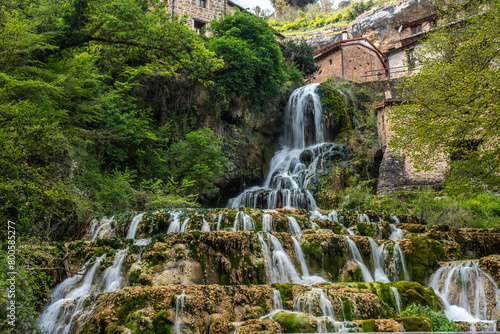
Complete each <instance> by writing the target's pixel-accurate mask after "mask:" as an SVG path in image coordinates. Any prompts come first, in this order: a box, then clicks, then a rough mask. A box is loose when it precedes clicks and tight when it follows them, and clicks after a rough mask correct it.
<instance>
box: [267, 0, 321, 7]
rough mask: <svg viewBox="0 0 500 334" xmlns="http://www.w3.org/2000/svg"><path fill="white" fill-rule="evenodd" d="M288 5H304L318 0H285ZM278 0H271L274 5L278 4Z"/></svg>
mask: <svg viewBox="0 0 500 334" xmlns="http://www.w3.org/2000/svg"><path fill="white" fill-rule="evenodd" d="M284 1H285V2H286V3H287V4H288V5H291V6H299V7H304V6H306V5H308V4H310V3H314V2H316V0H284ZM276 2H277V1H276V0H271V3H272V4H273V6H275V5H276Z"/></svg>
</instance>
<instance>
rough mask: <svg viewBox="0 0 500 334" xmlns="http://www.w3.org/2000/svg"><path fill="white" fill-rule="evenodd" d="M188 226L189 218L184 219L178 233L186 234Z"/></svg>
mask: <svg viewBox="0 0 500 334" xmlns="http://www.w3.org/2000/svg"><path fill="white" fill-rule="evenodd" d="M188 224H189V218H186V219H184V222H183V223H182V226H181V230H180V232H182V233H186V232H187V228H188Z"/></svg>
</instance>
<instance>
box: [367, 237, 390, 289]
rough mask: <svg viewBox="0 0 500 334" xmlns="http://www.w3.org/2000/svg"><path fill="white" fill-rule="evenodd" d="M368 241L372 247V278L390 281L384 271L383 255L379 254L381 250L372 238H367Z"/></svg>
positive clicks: (376, 280) (379, 280)
mask: <svg viewBox="0 0 500 334" xmlns="http://www.w3.org/2000/svg"><path fill="white" fill-rule="evenodd" d="M368 241H369V242H370V246H371V248H372V260H373V278H374V280H375V282H382V283H388V282H390V280H389V278H388V277H387V275H386V274H385V272H384V266H383V263H382V260H383V256H381V255H382V254H381V251H380V249H379V247H378V245H377V243H376V242H375V240H373V239H372V238H368Z"/></svg>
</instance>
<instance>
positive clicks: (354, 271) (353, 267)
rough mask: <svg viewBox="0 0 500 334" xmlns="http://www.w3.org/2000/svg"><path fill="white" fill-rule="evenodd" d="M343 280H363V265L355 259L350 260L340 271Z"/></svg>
mask: <svg viewBox="0 0 500 334" xmlns="http://www.w3.org/2000/svg"><path fill="white" fill-rule="evenodd" d="M340 280H341V281H342V282H360V281H362V273H361V267H360V266H359V264H358V263H357V262H356V261H354V260H349V261H348V262H347V263H346V264H345V266H344V268H342V271H341V272H340Z"/></svg>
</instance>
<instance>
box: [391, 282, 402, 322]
mask: <svg viewBox="0 0 500 334" xmlns="http://www.w3.org/2000/svg"><path fill="white" fill-rule="evenodd" d="M391 291H392V295H393V296H394V301H395V302H396V308H397V311H398V316H400V315H401V296H400V295H399V291H398V289H397V288H396V287H394V286H391Z"/></svg>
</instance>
